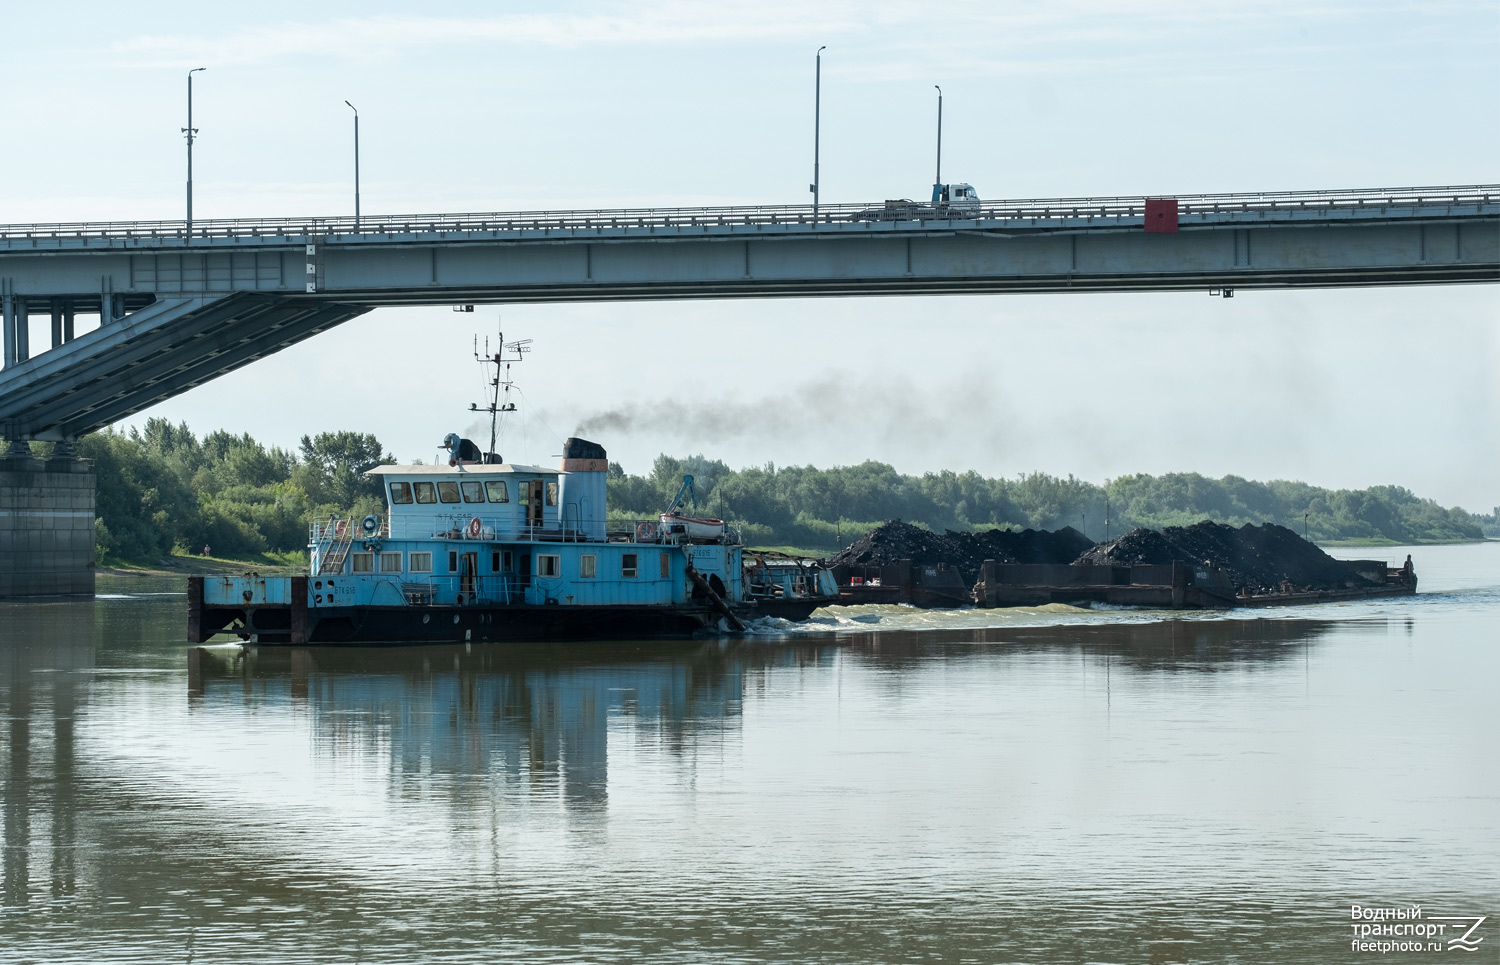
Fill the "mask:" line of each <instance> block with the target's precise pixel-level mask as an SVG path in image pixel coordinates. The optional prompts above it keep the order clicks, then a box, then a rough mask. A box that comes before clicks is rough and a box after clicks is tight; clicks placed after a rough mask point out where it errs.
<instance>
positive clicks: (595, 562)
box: [578, 553, 599, 580]
mask: <svg viewBox="0 0 1500 965" xmlns="http://www.w3.org/2000/svg"><path fill="white" fill-rule="evenodd" d="M598 572H599V557H597V556H595V555H594V554H593V553H585V554H583V555H582V556H580V557H578V575H579V577H580V578H582V579H585V580H592V579H593V578H594V577H595V576H597V575H598Z"/></svg>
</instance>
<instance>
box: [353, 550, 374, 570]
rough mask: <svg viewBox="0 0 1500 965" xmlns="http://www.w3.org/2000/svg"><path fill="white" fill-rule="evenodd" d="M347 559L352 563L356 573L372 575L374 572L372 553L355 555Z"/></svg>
mask: <svg viewBox="0 0 1500 965" xmlns="http://www.w3.org/2000/svg"><path fill="white" fill-rule="evenodd" d="M349 558H350V559H351V560H353V561H354V572H356V573H373V572H375V554H374V553H355V554H353V555H352V556H350V557H349Z"/></svg>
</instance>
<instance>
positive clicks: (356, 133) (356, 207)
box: [344, 101, 359, 231]
mask: <svg viewBox="0 0 1500 965" xmlns="http://www.w3.org/2000/svg"><path fill="white" fill-rule="evenodd" d="M344 103H345V104H349V102H348V101H344ZM349 109H350V110H351V111H353V112H354V230H355V231H358V230H359V108H357V107H355V106H354V105H353V104H349Z"/></svg>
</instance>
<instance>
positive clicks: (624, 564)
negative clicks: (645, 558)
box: [620, 553, 640, 580]
mask: <svg viewBox="0 0 1500 965" xmlns="http://www.w3.org/2000/svg"><path fill="white" fill-rule="evenodd" d="M639 564H640V555H639V554H637V553H625V554H623V555H622V556H621V557H620V575H621V576H622V577H624V578H625V579H627V580H633V579H635V571H636V568H637V567H638V566H639Z"/></svg>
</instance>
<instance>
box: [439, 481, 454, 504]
mask: <svg viewBox="0 0 1500 965" xmlns="http://www.w3.org/2000/svg"><path fill="white" fill-rule="evenodd" d="M438 499H439V500H440V501H441V502H445V503H456V502H458V483H456V482H440V483H438Z"/></svg>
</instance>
